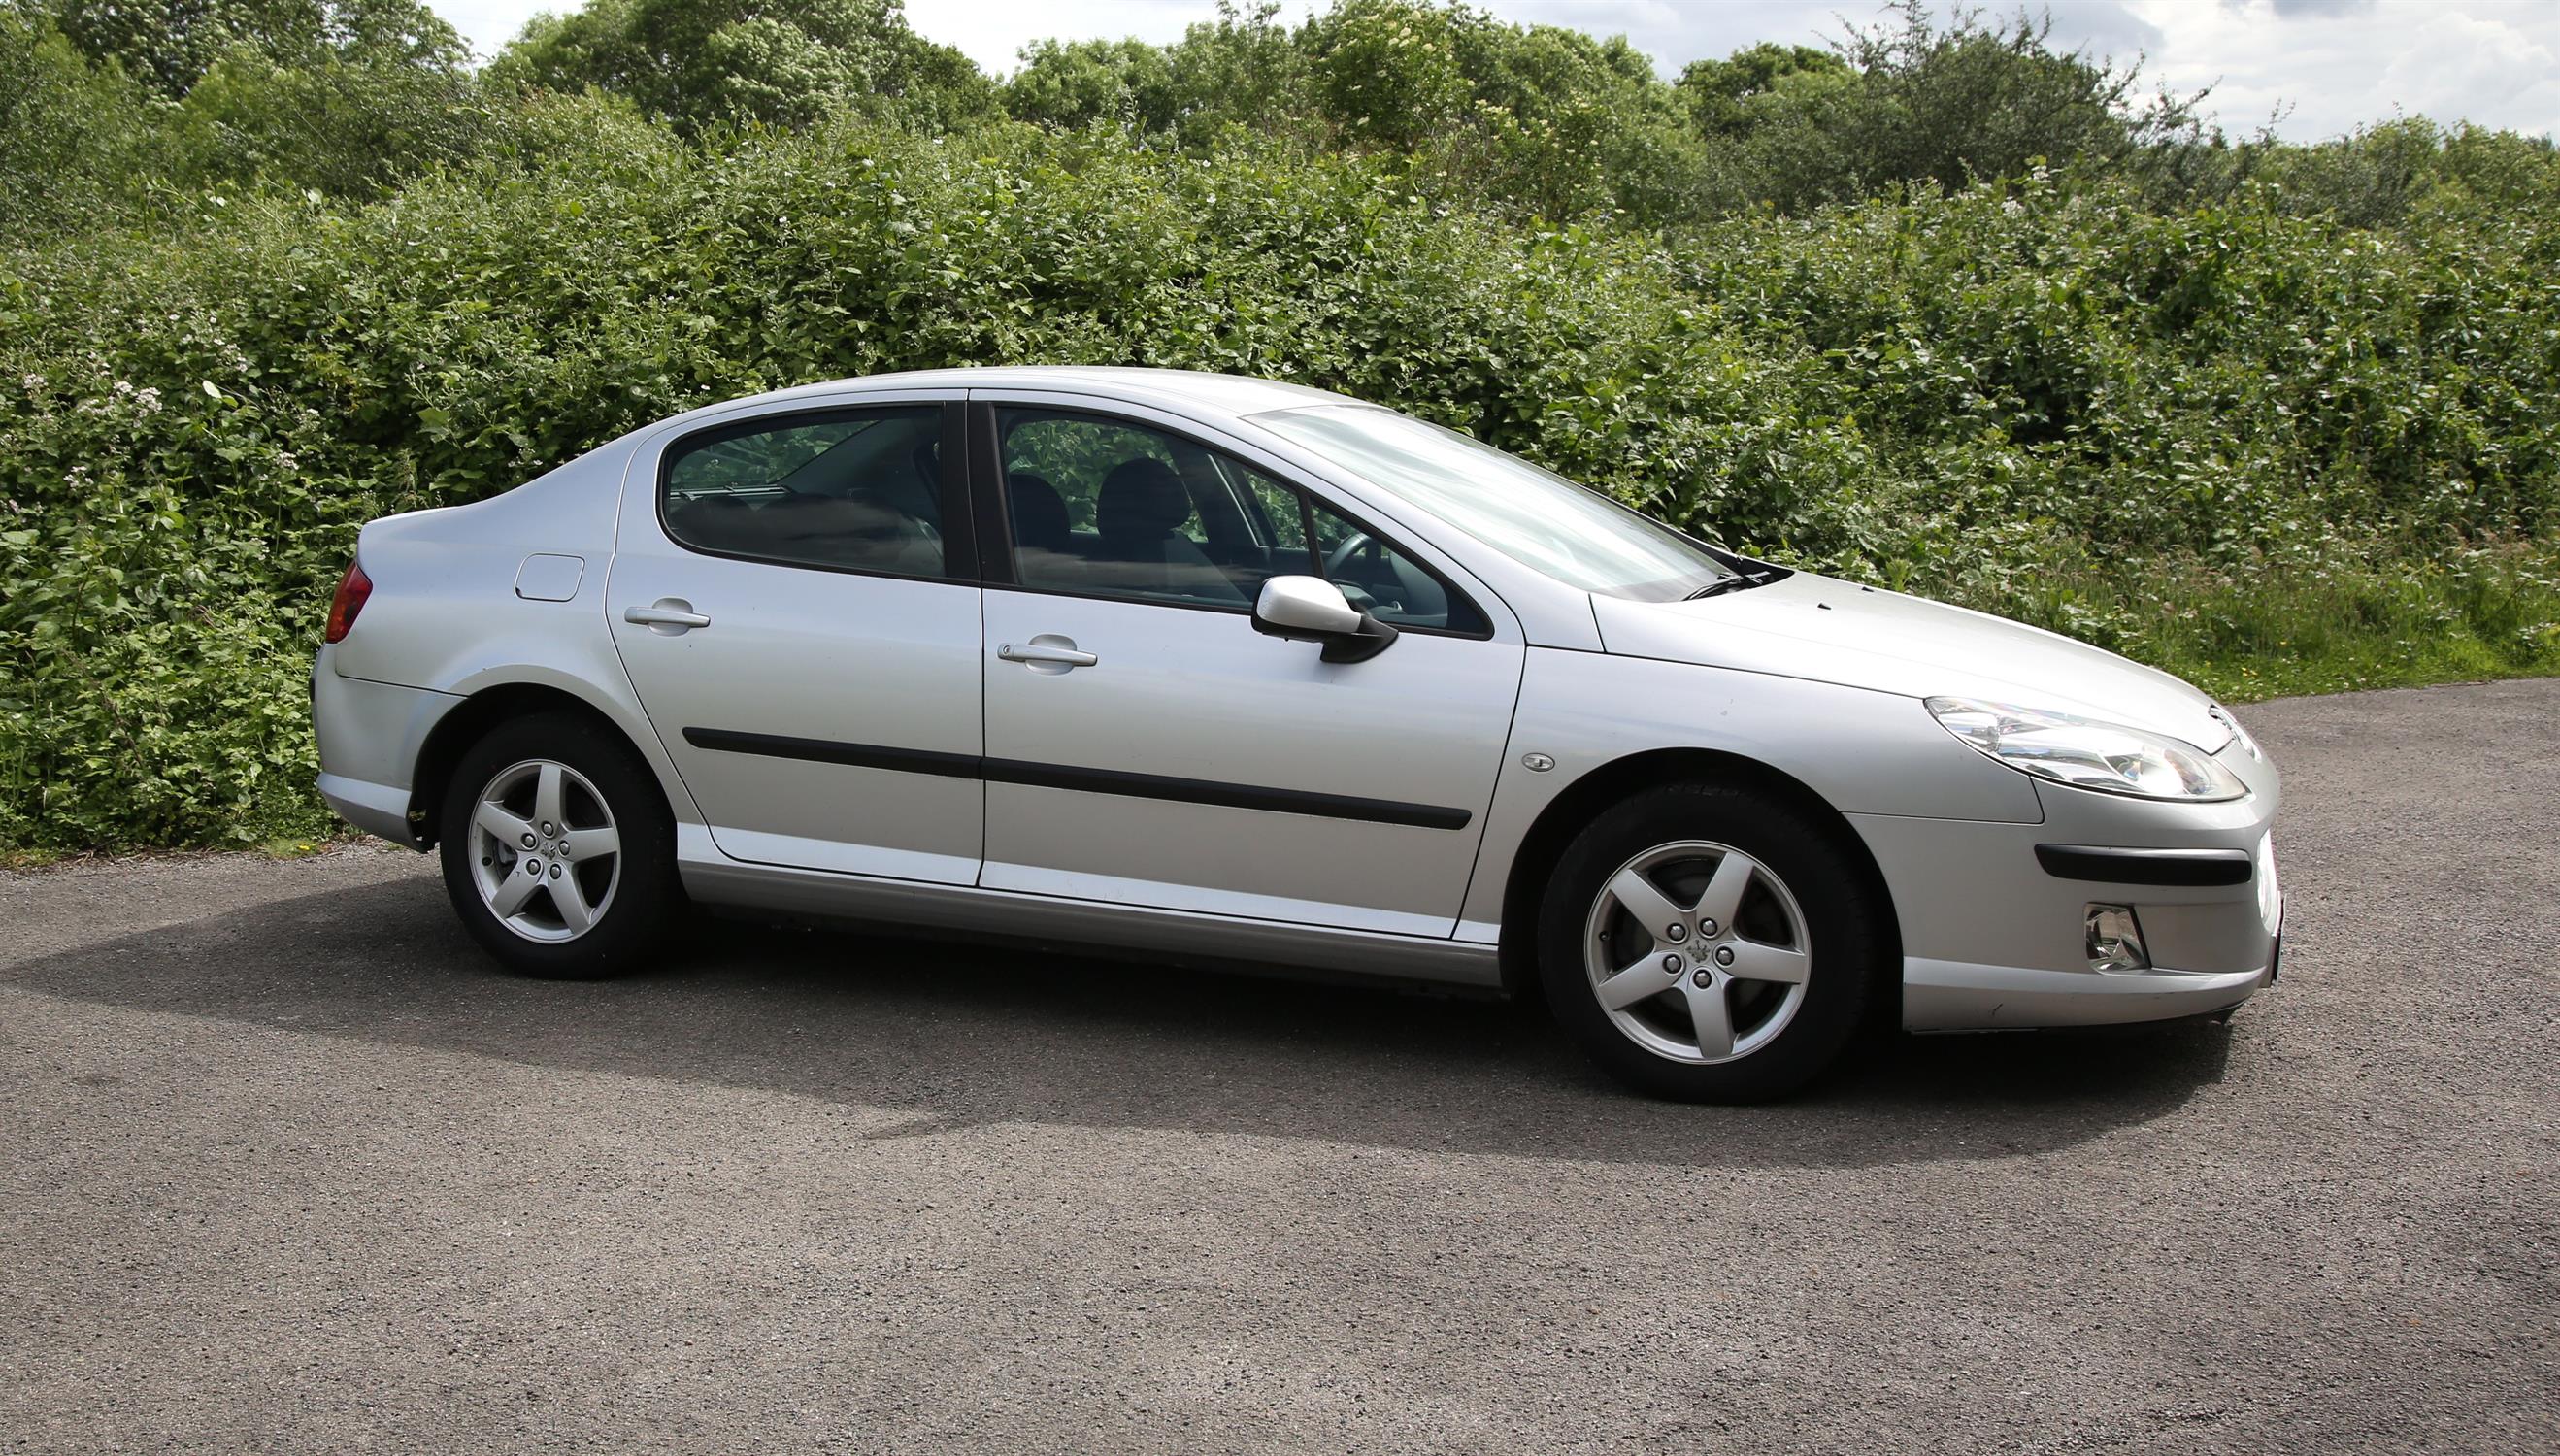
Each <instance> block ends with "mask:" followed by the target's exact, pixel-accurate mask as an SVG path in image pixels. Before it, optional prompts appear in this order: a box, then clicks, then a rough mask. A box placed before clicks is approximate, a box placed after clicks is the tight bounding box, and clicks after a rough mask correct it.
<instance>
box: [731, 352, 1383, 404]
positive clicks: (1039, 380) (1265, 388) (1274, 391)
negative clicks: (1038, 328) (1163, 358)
mask: <svg viewBox="0 0 2560 1456" xmlns="http://www.w3.org/2000/svg"><path fill="white" fill-rule="evenodd" d="M882 386H891V387H894V386H907V387H910V388H915V389H945V390H948V389H968V390H996V389H1022V390H1062V391H1066V392H1068V393H1076V394H1081V393H1087V392H1090V393H1094V394H1100V395H1107V396H1114V397H1119V398H1125V399H1145V398H1150V397H1152V398H1154V399H1157V400H1169V401H1175V402H1179V403H1182V404H1193V405H1199V406H1205V407H1207V408H1209V409H1212V410H1216V411H1219V412H1222V413H1226V414H1233V415H1245V414H1254V413H1259V412H1261V411H1263V410H1266V409H1285V408H1289V407H1291V406H1292V405H1307V404H1358V403H1360V402H1358V401H1356V400H1353V399H1351V398H1350V397H1349V396H1345V395H1337V394H1333V393H1331V392H1329V391H1326V390H1318V389H1311V388H1309V387H1308V386H1306V385H1293V384H1290V383H1287V382H1286V381H1283V380H1266V379H1254V378H1252V377H1251V376H1248V375H1240V374H1209V373H1206V372H1204V371H1200V370H1191V369H1138V368H1126V367H1118V366H1105V365H1081V364H1066V365H1019V366H1002V367H987V368H972V369H922V370H910V371H907V372H905V373H901V374H874V375H862V376H858V377H855V378H852V379H840V380H829V381H826V382H824V383H820V384H811V385H802V386H799V387H798V388H796V389H789V390H777V391H775V392H774V393H772V394H769V395H758V396H755V397H754V401H755V402H756V403H763V402H765V401H773V402H777V403H778V402H782V401H787V400H792V399H796V398H800V397H803V396H811V395H825V394H829V393H833V392H837V391H841V390H844V389H848V388H852V387H860V388H863V389H876V388H880V387H882ZM727 403H728V404H744V403H747V402H746V401H738V400H732V401H729V402H727Z"/></svg>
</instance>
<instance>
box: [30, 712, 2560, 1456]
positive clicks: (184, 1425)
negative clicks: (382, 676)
mask: <svg viewBox="0 0 2560 1456" xmlns="http://www.w3.org/2000/svg"><path fill="white" fill-rule="evenodd" d="M2244 716H2245V717H2246V719H2247V720H2248V722H2249V723H2250V725H2251V726H2252V728H2255V729H2257V730H2258V731H2259V732H2260V734H2261V735H2262V736H2263V737H2264V738H2265V740H2266V741H2267V742H2268V744H2269V746H2270V748H2271V749H2272V751H2273V752H2274V753H2275V754H2276V755H2277V756H2278V758H2279V760H2280V761H2281V762H2282V763H2283V765H2284V767H2285V770H2286V774H2287V781H2288V782H2287V787H2288V793H2289V804H2288V807H2287V810H2286V815H2285V817H2284V819H2283V820H2282V821H2281V824H2280V834H2281V839H2280V844H2281V846H2282V851H2281V853H2282V860H2283V866H2284V871H2285V877H2286V886H2287V889H2288V890H2289V892H2290V894H2291V896H2292V899H2291V902H2290V906H2289V917H2288V923H2287V930H2288V937H2287V942H2286V966H2285V979H2284V981H2283V983H2282V984H2281V985H2280V986H2279V987H2278V988H2276V990H2274V991H2273V992H2271V993H2269V994H2266V995H2264V996H2262V997H2260V998H2259V999H2258V1000H2257V1001H2256V1002H2253V1003H2252V1004H2251V1005H2250V1006H2248V1007H2247V1008H2245V1009H2244V1010H2243V1011H2242V1012H2241V1013H2240V1014H2239V1016H2238V1017H2237V1018H2236V1019H2235V1020H2234V1021H2233V1022H2232V1023H2231V1025H2230V1026H2229V1027H2227V1028H2222V1027H2212V1026H2194V1025H2189V1026H2180V1027H2171V1028H2164V1029H2151V1030H2146V1031H2141V1032H2133V1033H2109V1034H2083V1035H2060V1034H2037V1035H2030V1036H2009V1037H1963V1038H1935V1039H1918V1040H1915V1039H1904V1040H1902V1041H1901V1042H1899V1043H1898V1044H1896V1045H1894V1046H1892V1047H1891V1048H1889V1049H1888V1050H1886V1051H1885V1052H1883V1053H1881V1055H1880V1056H1879V1058H1878V1059H1877V1060H1875V1061H1874V1062H1873V1063H1872V1064H1870V1065H1868V1066H1866V1067H1864V1068H1863V1069H1861V1070H1860V1071H1859V1072H1857V1073H1856V1074H1854V1075H1852V1076H1850V1077H1848V1078H1847V1079H1845V1080H1843V1081H1841V1082H1840V1083H1838V1084H1836V1085H1834V1086H1832V1087H1831V1088H1829V1089H1828V1090H1826V1091H1824V1092H1823V1093H1821V1094H1819V1095H1816V1096H1812V1097H1809V1098H1806V1099H1804V1100H1800V1101H1797V1102H1793V1103H1790V1104H1787V1105H1783V1106H1776V1107H1765V1108H1752V1109H1715V1108H1691V1107H1680V1106H1670V1105H1663V1104H1657V1103H1651V1102H1646V1101H1641V1100H1637V1099H1634V1098H1632V1097H1629V1096H1627V1095H1624V1094H1622V1093H1620V1092H1619V1091H1618V1090H1616V1089H1615V1088H1614V1087H1613V1086H1611V1085H1610V1084H1608V1083H1606V1082H1604V1081H1603V1080H1601V1079H1600V1078H1599V1077H1598V1076H1597V1075H1596V1074H1594V1073H1593V1072H1591V1071H1589V1070H1587V1069H1585V1067H1584V1066H1583V1065H1582V1064H1581V1063H1580V1062H1579V1061H1578V1060H1577V1059H1576V1058H1575V1057H1574V1056H1573V1055H1572V1054H1571V1053H1570V1052H1566V1051H1565V1050H1563V1049H1562V1048H1560V1047H1559V1046H1558V1045H1557V1044H1556V1043H1555V1042H1554V1040H1553V1039H1552V1037H1551V1035H1550V1034H1548V1033H1546V1032H1545V1031H1544V1030H1543V1029H1542V1028H1540V1026H1539V1025H1538V1024H1537V1023H1536V1022H1535V1021H1533V1020H1530V1019H1527V1018H1525V1017H1523V1016H1521V1015H1520V1014H1519V1013H1516V1012H1515V1011H1513V1010H1511V1009H1508V1008H1505V1007H1502V1006H1498V1005H1490V1004H1484V1003H1476V1002H1468V1001H1461V1000H1450V999H1445V998H1432V997H1423V996H1416V995H1401V994H1394V993H1387V992H1379V991H1372V990H1361V989H1348V988H1341V987H1323V986H1307V985H1302V984H1292V983H1287V982H1277V981H1261V980H1252V979H1243V978H1231V977H1224V976H1215V975H1207V974H1201V973H1192V972H1184V971H1179V970H1169V969H1155V968H1144V967H1126V966H1114V965H1110V964H1105V963H1097V962H1090V961H1075V960H1068V959H1063V958H1058V957H1049V956H1041V955H1036V954H1027V953H1020V952H1007V951H990V950H985V949H974V948H966V947H957V946H947V945H931V944H922V943H917V942H909V941H898V940H888V939H878V938H868V937H859V936H849V935H835V934H815V933H810V932H805V931H802V932H793V931H777V930H769V929H759V928H751V927H736V926H717V927H715V928H713V929H711V930H710V931H708V932H706V933H704V934H702V935H701V936H700V938H699V940H698V941H697V943H695V944H693V945H692V946H690V947H689V948H687V949H686V950H684V951H683V953H682V954H680V955H679V956H678V957H677V959H676V960H675V961H674V963H672V964H671V965H669V966H668V967H667V968H666V969H665V970H663V971H661V972H659V973H656V974H653V975H650V976H647V977H644V978H641V979H637V980H632V981H627V982H621V983H615V984H607V985H596V986H585V985H549V984H541V983H533V982H525V981H517V980H511V979H508V978H506V977H504V976H502V975H500V974H498V973H496V972H495V971H494V970H493V969H492V968H491V966H490V965H489V964H488V963H487V962H485V961H484V960H483V959H482V958H481V957H480V956H479V955H478V954H477V953H476V952H475V951H474V950H473V949H472V947H471V946H470V945H469V944H468V943H467V942H466V941H465V939H464V937H463V934H462V932H461V930H460V929H459V928H458V927H457V926H456V924H455V923H454V921H453V919H452V917H451V915H450V914H449V912H448V910H447V908H446V906H445V904H444V901H443V898H442V893H441V890H440V888H439V886H438V884H437V882H436V881H435V880H434V878H433V876H432V875H431V873H430V870H431V867H430V865H429V862H428V861H426V860H425V859H423V858H421V857H418V856H414V855H409V854H406V853H404V852H397V851H389V850H349V851H342V852H337V853H332V854H329V855H327V856H323V857H320V858H316V859H312V860H307V861H301V862H295V863H274V862H270V861H267V860H263V859H258V858H253V857H226V858H213V859H199V860H174V861H158V862H141V863H126V864H113V865H88V866H74V867H68V868H62V869H57V870H53V871H49V872H44V873H40V874H36V875H30V876H21V877H15V878H0V1088H5V1102H0V1451H11V1452H15V1451H82V1452H86V1451H111V1450H162V1449H178V1450H196V1451H263V1450H302V1451H332V1452H335V1451H349V1450H368V1449H371V1450H386V1451H436V1450H446V1451H458V1450H538V1451H553V1450H580V1451H628V1450H642V1449H660V1448H675V1449H692V1450H706V1451H709V1450H722V1451H732V1450H749V1449H774V1450H843V1451H1228V1450H1235V1451H1261V1450H1317V1451H1327V1452H1332V1451H1351V1450H1372V1449H1374V1450H1393V1451H1438V1450H1446V1451H1469V1452H1476V1451H1502V1452H1512V1451H1524V1450H1537V1451H1545V1450H1576V1451H1579V1450H1597V1451H1618V1450H1625V1451H1654V1450H1674V1449H1678V1450H1684V1451H1694V1450H1727V1449H1733V1450H1754V1451H1843V1450H1856V1451H1861V1452H1897V1451H1966V1452H2010V1451H2018V1452H2040V1451H2108V1452H2115V1451H2129V1452H2131V1451H2160V1452H2168V1451H2178V1452H2188V1451H2200V1450H2242V1451H2258V1450H2305V1451H2312V1450H2318V1451H2338V1450H2357V1451H2367V1450H2369V1451H2407V1452H2474V1451H2477V1452H2491V1451H2497V1452H2504V1451H2544V1450H2551V1449H2554V1448H2555V1446H2560V1189H2555V1183H2554V1180H2555V1174H2560V1070H2555V1057H2556V1056H2560V979H2555V967H2560V912H2555V908H2554V907H2555V905H2560V790H2555V788H2554V769H2555V767H2560V681H2543V682H2532V683H2515V684H2505V685H2496V686H2487V687H2465V688H2451V689H2439V690H2432V691H2427V692H2415V693H2382V694H2373V695H2366V696H2359V697H2348V698H2332V699H2320V700H2302V701H2295V702H2287V703H2277V704H2269V705H2265V706H2262V707H2259V708H2257V709H2254V710H2252V711H2250V712H2248V713H2247V714H2245V715H2244Z"/></svg>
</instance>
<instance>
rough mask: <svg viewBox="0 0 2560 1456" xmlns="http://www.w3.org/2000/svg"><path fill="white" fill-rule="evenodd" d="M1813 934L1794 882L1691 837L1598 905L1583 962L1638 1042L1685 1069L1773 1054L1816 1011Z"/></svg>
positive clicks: (1660, 851) (1606, 892)
mask: <svg viewBox="0 0 2560 1456" xmlns="http://www.w3.org/2000/svg"><path fill="white" fill-rule="evenodd" d="M1811 950H1812V936H1811V935H1810V934H1808V933H1807V931H1806V929H1805V912H1804V910H1803V909H1802V908H1801V907H1799V906H1798V905H1797V903H1796V897H1795V895H1794V894H1792V893H1790V892H1789V891H1788V890H1787V886H1786V883H1785V882H1784V881H1781V880H1780V879H1779V878H1778V877H1777V876H1775V875H1773V874H1771V873H1770V871H1769V867H1768V866H1766V865H1763V864H1761V863H1760V862H1759V861H1758V860H1755V859H1753V858H1751V857H1750V856H1749V855H1746V854H1744V853H1743V852H1742V851H1740V850H1737V849H1735V848H1733V847H1732V846H1731V845H1723V844H1715V843H1712V842H1710V841H1707V840H1681V841H1679V842H1676V843H1673V844H1667V845H1657V846H1655V847H1654V848H1652V849H1649V850H1646V851H1645V852H1644V853H1642V854H1640V855H1638V856H1636V857H1635V858H1634V859H1632V860H1629V861H1628V862H1627V863H1626V864H1624V865H1622V866H1620V867H1619V869H1618V872H1617V873H1616V874H1614V875H1612V876H1610V877H1609V879H1608V882H1607V883H1606V884H1604V885H1603V886H1601V888H1600V893H1599V894H1598V895H1597V896H1595V897H1594V898H1593V900H1592V903H1591V915H1590V919H1589V922H1588V924H1587V925H1586V927H1585V930H1584V939H1583V949H1582V958H1583V964H1584V966H1585V968H1586V969H1587V970H1588V971H1589V972H1590V975H1591V986H1592V991H1593V994H1594V995H1596V996H1598V997H1599V999H1600V1005H1601V1007H1602V1009H1604V1010H1606V1011H1607V1012H1608V1013H1609V1019H1610V1021H1611V1022H1612V1023H1613V1024H1614V1025H1615V1026H1616V1027H1617V1028H1618V1030H1619V1031H1620V1032H1621V1033H1623V1034H1625V1035H1626V1037H1627V1038H1628V1039H1629V1040H1631V1041H1633V1042H1635V1043H1636V1044H1637V1045H1638V1046H1640V1047H1643V1048H1645V1049H1647V1050H1649V1051H1651V1052H1657V1053H1658V1054H1660V1055H1664V1056H1668V1057H1670V1058H1672V1059H1673V1060H1675V1061H1697V1062H1710V1061H1730V1060H1732V1059H1734V1058H1736V1057H1740V1056H1748V1055H1750V1054H1751V1053H1752V1052H1757V1051H1759V1050H1760V1049H1761V1048H1762V1047H1765V1046H1767V1045H1768V1044H1769V1043H1770V1042H1771V1041H1772V1040H1774V1039H1775V1038H1776V1037H1778V1035H1779V1034H1780V1033H1782V1032H1784V1031H1786V1029H1787V1024H1788V1023H1789V1022H1790V1021H1793V1020H1794V1019H1795V1016H1796V1011H1797V1008H1799V1007H1801V1006H1803V1005H1804V1004H1805V983H1806V980H1807V979H1808V977H1809V976H1810V975H1811V973H1812V966H1813V956H1812V954H1811Z"/></svg>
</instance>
